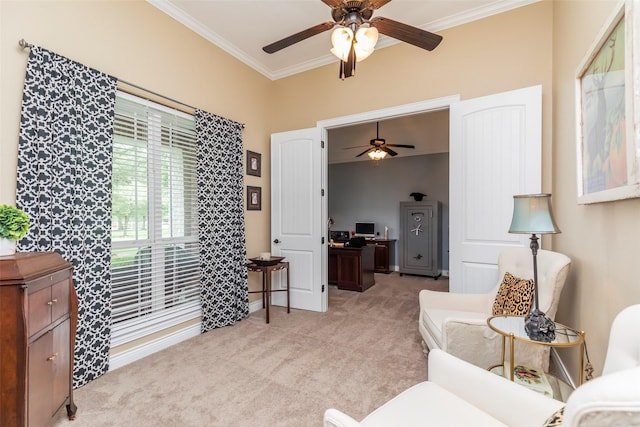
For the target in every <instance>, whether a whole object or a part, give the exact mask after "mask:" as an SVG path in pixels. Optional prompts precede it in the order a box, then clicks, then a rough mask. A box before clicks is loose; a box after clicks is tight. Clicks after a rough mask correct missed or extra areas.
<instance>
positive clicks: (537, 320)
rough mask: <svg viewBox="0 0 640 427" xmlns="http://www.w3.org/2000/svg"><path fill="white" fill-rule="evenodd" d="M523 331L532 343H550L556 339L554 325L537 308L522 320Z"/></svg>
mask: <svg viewBox="0 0 640 427" xmlns="http://www.w3.org/2000/svg"><path fill="white" fill-rule="evenodd" d="M524 330H525V332H526V333H527V335H528V336H529V338H530V339H532V340H533V341H541V342H551V341H553V340H554V339H556V332H555V330H556V325H555V323H553V320H551V319H549V318H548V317H547V316H546V315H545V314H544V313H543V312H541V311H540V310H538V309H537V308H535V309H533V310H531V312H530V313H529V314H528V315H527V317H525V318H524Z"/></svg>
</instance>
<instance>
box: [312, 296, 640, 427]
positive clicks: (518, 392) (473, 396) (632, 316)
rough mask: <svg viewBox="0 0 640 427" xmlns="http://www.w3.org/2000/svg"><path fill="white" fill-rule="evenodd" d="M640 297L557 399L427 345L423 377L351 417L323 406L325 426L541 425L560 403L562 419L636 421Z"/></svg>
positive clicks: (584, 425)
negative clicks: (597, 361) (588, 368)
mask: <svg viewBox="0 0 640 427" xmlns="http://www.w3.org/2000/svg"><path fill="white" fill-rule="evenodd" d="M638 324H640V304H639V305H634V306H631V307H628V308H626V309H625V310H623V311H622V312H621V313H620V314H619V315H618V316H617V317H616V319H615V321H614V323H613V326H612V328H611V336H610V339H609V348H608V352H607V359H606V362H605V367H604V370H603V375H602V376H600V377H598V378H596V379H594V380H591V381H589V382H587V383H585V384H583V385H582V386H580V387H578V388H577V389H576V390H575V391H574V392H573V393H572V394H571V396H570V397H569V399H568V401H567V403H566V406H565V404H564V403H563V402H560V401H558V400H554V399H551V398H549V397H545V396H543V395H542V394H539V393H536V392H534V391H531V390H529V389H527V388H525V387H523V386H521V385H518V384H515V383H513V382H511V381H509V380H507V379H505V378H503V377H501V376H498V375H495V374H492V373H490V372H488V371H487V370H485V369H481V368H479V367H477V366H474V365H471V364H469V363H467V362H465V361H463V360H461V359H458V358H456V357H455V356H452V355H450V354H448V353H445V352H444V351H442V350H438V349H435V350H433V351H431V352H430V353H429V381H426V382H421V383H419V384H416V385H415V386H413V387H411V388H409V389H407V390H405V391H404V392H402V393H400V394H399V395H398V396H396V397H394V398H393V399H391V400H390V401H388V402H387V403H385V404H384V405H382V406H380V407H379V408H378V409H376V410H374V411H373V412H372V413H370V414H369V415H367V416H366V417H365V418H364V419H363V420H362V421H360V422H358V421H356V420H355V419H353V418H351V417H350V416H348V415H346V414H344V413H343V412H340V411H339V410H337V409H327V410H326V411H325V414H324V426H325V427H383V426H384V427H393V426H399V427H414V426H415V427H417V426H429V427H440V426H442V427H456V426H460V427H463V426H464V427H468V426H474V427H482V426H512V427H529V426H532V427H533V426H538V427H541V426H543V425H544V424H545V421H546V420H547V419H548V418H549V417H550V416H551V415H552V414H554V412H556V411H557V410H559V409H560V408H562V407H564V422H563V424H562V425H563V426H567V427H577V426H580V427H591V426H593V427H595V426H598V427H605V426H639V425H640V386H639V384H640V335H638V334H637V325H638Z"/></svg>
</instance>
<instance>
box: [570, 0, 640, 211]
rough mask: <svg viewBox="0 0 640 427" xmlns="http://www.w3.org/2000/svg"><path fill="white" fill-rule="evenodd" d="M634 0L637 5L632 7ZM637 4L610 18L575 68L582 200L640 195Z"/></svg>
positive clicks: (623, 6) (629, 2)
mask: <svg viewBox="0 0 640 427" xmlns="http://www.w3.org/2000/svg"><path fill="white" fill-rule="evenodd" d="M634 3H636V5H634ZM639 26H640V23H639V15H638V10H637V2H635V1H633V0H627V1H626V4H621V5H620V6H619V7H618V8H617V9H616V11H615V13H614V14H613V15H612V16H611V17H610V18H609V19H608V20H607V22H606V24H605V26H604V27H603V28H602V30H601V31H600V34H599V35H598V37H597V38H596V40H595V41H594V43H593V44H592V46H591V48H590V49H589V51H588V53H587V55H586V56H585V58H584V60H583V62H582V64H581V66H580V68H579V69H578V72H577V82H576V83H577V87H576V97H577V111H576V116H577V119H578V123H577V135H578V150H577V152H578V165H577V166H578V167H577V171H578V202H579V203H583V204H586V203H598V202H607V201H612V200H619V199H628V198H632V197H640V156H639V153H638V149H639V147H640V145H639V144H640V142H639V135H640V129H639V128H638V126H639V125H640V120H639V110H640V101H639V100H638V97H637V96H636V97H634V96H633V94H634V90H635V91H637V90H639V89H640V79H639V78H638V76H639V73H640V69H638V67H637V66H635V67H634V64H638V63H639V62H638V61H639V60H640V46H639V45H640V43H637V40H639V38H638V37H639V34H640V28H638V27H639Z"/></svg>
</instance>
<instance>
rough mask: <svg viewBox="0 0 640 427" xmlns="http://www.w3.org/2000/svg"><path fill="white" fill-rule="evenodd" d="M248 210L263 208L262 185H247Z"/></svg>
mask: <svg viewBox="0 0 640 427" xmlns="http://www.w3.org/2000/svg"><path fill="white" fill-rule="evenodd" d="M247 210H248V211H259V210H262V187H251V186H249V185H247Z"/></svg>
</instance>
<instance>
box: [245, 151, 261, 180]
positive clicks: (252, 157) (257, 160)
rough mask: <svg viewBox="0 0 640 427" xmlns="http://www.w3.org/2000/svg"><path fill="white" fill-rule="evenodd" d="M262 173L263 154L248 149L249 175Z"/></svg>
mask: <svg viewBox="0 0 640 427" xmlns="http://www.w3.org/2000/svg"><path fill="white" fill-rule="evenodd" d="M261 174H262V154H260V153H256V152H254V151H249V150H247V175H253V176H260V175H261Z"/></svg>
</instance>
